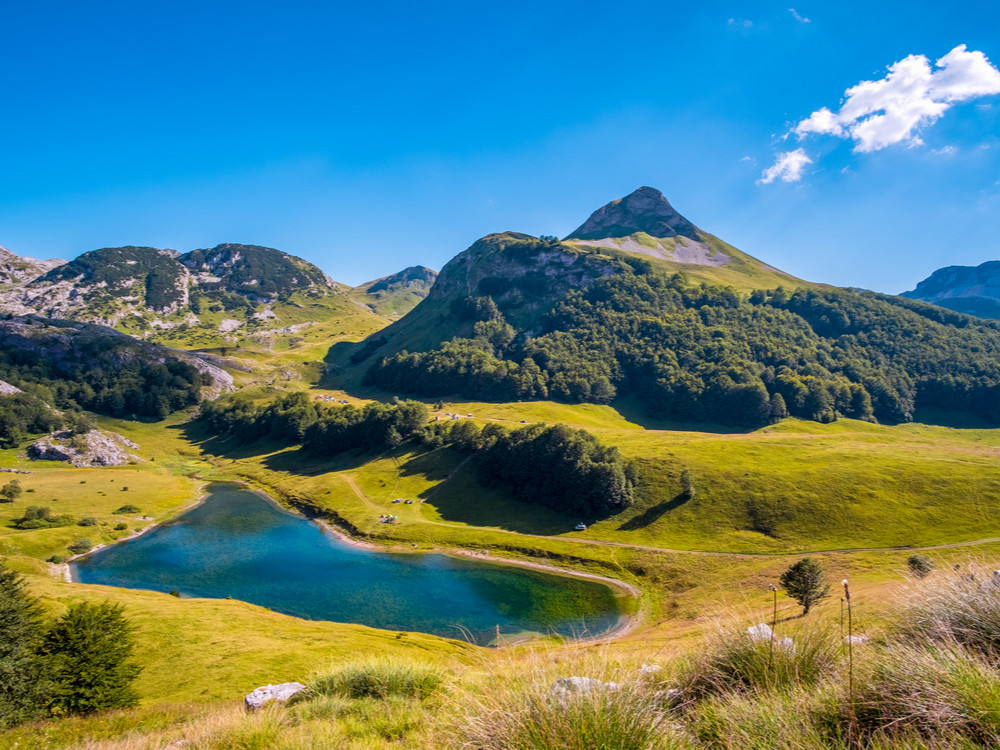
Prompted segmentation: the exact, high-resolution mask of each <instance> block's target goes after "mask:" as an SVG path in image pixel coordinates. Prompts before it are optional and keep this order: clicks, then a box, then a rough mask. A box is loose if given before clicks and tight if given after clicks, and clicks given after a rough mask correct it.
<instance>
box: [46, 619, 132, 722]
mask: <svg viewBox="0 0 1000 750" xmlns="http://www.w3.org/2000/svg"><path fill="white" fill-rule="evenodd" d="M132 631H133V628H132V624H131V623H130V622H129V621H128V619H127V618H126V617H125V616H124V615H123V614H122V608H121V607H120V606H118V605H115V604H112V603H110V602H102V603H100V604H90V603H89V602H83V603H81V604H72V605H70V607H69V610H68V611H67V612H66V614H65V615H63V616H62V618H60V619H59V621H58V622H56V624H55V625H54V626H53V627H52V629H51V630H50V631H49V632H48V633H46V634H45V638H44V641H43V646H42V648H43V651H44V653H45V654H46V655H47V656H48V657H49V658H50V659H51V664H52V668H53V672H54V677H55V679H56V682H57V688H56V690H55V695H54V696H53V698H52V703H53V704H54V706H55V707H57V708H60V709H62V710H63V711H66V712H67V713H74V714H89V713H94V712H95V711H106V710H108V709H112V708H129V707H131V706H134V705H136V703H138V701H139V696H138V695H137V694H136V692H135V691H134V690H133V689H132V681H133V680H135V678H136V677H137V676H138V675H139V672H140V671H141V668H140V667H139V666H137V665H136V664H135V663H134V662H133V661H132V658H131V657H132Z"/></svg>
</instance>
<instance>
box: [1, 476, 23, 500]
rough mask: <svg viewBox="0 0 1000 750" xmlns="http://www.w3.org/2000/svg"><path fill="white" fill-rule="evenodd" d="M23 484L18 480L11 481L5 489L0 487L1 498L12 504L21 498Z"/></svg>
mask: <svg viewBox="0 0 1000 750" xmlns="http://www.w3.org/2000/svg"><path fill="white" fill-rule="evenodd" d="M22 491H23V490H22V489H21V483H20V482H19V481H18V480H16V479H11V480H10V481H9V482H7V484H5V485H4V486H3V487H0V498H2V499H3V500H4V501H5V502H8V503H12V502H14V501H15V500H17V498H19V497H20V496H21V492H22Z"/></svg>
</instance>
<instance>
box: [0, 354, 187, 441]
mask: <svg viewBox="0 0 1000 750" xmlns="http://www.w3.org/2000/svg"><path fill="white" fill-rule="evenodd" d="M128 350H129V347H128V346H121V345H117V344H109V343H108V342H101V341H95V342H91V343H90V344H89V345H85V346H84V347H83V348H82V349H81V351H80V352H79V355H78V356H76V357H74V358H73V359H72V360H68V359H55V358H53V357H51V356H46V354H45V353H44V352H40V351H31V350H28V349H17V348H13V347H7V348H4V349H3V350H0V380H5V381H6V382H8V383H10V384H11V385H14V386H17V387H18V388H20V389H21V390H23V391H25V392H26V393H29V394H31V395H32V396H35V397H36V398H38V399H40V400H41V401H43V402H45V403H48V404H51V405H53V406H57V407H59V408H60V409H70V410H77V411H78V410H80V409H87V410H89V411H95V412H98V413H100V414H108V415H110V416H113V417H127V416H133V415H134V416H141V417H155V418H159V419H162V418H163V417H166V416H167V415H169V414H171V413H172V412H174V411H177V410H178V409H183V408H184V407H186V406H191V405H192V404H197V403H198V401H199V399H200V393H201V386H202V385H205V384H207V383H206V381H205V376H203V375H202V373H200V372H199V371H198V369H197V368H195V367H193V366H192V365H189V364H187V363H185V362H178V361H171V360H167V361H166V362H150V361H146V360H143V359H142V358H140V357H138V356H134V354H133V353H132V352H130V351H128ZM0 400H2V399H0ZM27 431H31V430H27Z"/></svg>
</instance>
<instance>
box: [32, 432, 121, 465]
mask: <svg viewBox="0 0 1000 750" xmlns="http://www.w3.org/2000/svg"><path fill="white" fill-rule="evenodd" d="M138 448H139V446H138V445H136V444H135V443H133V442H132V441H131V440H129V439H128V438H126V437H122V436H121V435H119V434H118V433H115V432H103V431H101V430H90V431H89V432H85V433H82V434H73V433H72V432H70V431H69V430H62V431H59V432H53V433H51V434H50V435H46V436H45V437H43V438H41V439H40V440H36V441H35V442H34V443H32V444H31V445H30V446H28V457H29V458H33V459H35V460H40V461H68V462H69V463H71V464H73V466H76V467H84V466H124V465H126V464H132V463H136V462H138V461H139V460H140V459H139V457H138V456H136V455H134V454H133V453H129V450H130V449H131V450H138Z"/></svg>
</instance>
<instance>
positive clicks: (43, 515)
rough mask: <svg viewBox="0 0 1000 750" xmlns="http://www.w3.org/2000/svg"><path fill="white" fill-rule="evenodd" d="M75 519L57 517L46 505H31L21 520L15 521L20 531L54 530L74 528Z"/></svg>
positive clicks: (63, 516)
mask: <svg viewBox="0 0 1000 750" xmlns="http://www.w3.org/2000/svg"><path fill="white" fill-rule="evenodd" d="M73 523H74V519H73V517H72V516H68V515H58V516H57V515H56V514H55V513H53V512H52V509H51V508H49V507H47V506H44V505H29V506H28V507H27V508H25V509H24V515H23V516H22V517H21V518H16V519H14V526H15V528H18V529H52V528H56V527H58V526H72V525H73Z"/></svg>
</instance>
